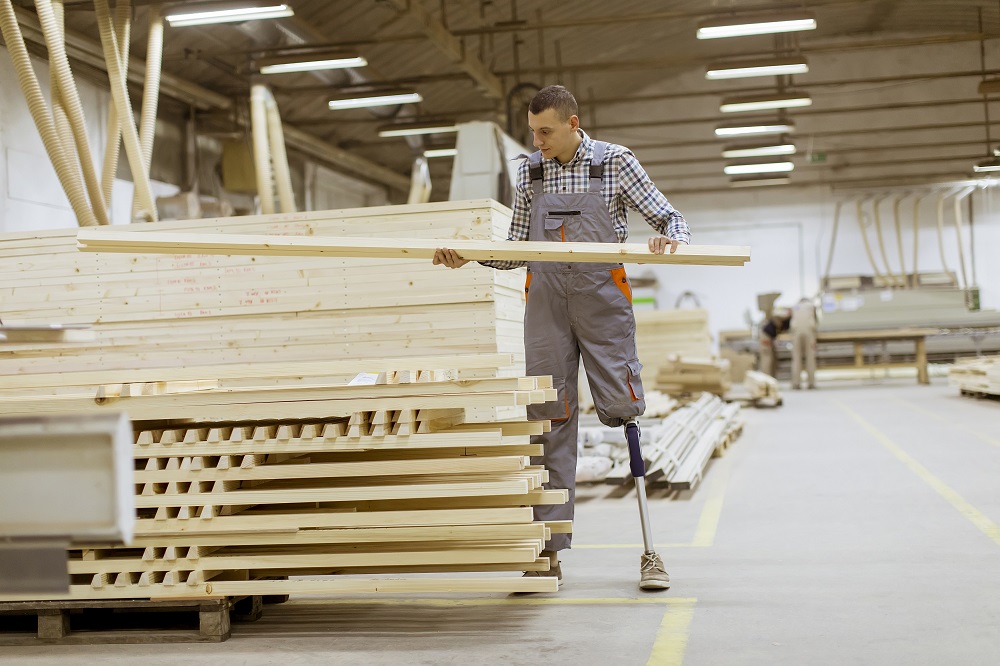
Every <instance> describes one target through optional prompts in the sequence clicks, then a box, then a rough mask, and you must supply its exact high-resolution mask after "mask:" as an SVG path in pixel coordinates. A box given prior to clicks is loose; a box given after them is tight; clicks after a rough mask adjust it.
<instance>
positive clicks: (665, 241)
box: [649, 236, 681, 254]
mask: <svg viewBox="0 0 1000 666" xmlns="http://www.w3.org/2000/svg"><path fill="white" fill-rule="evenodd" d="M680 244H681V242H680V241H679V240H675V239H673V238H667V237H666V236H652V237H651V238H650V239H649V251H650V252H652V253H653V254H663V253H664V252H665V251H666V249H667V247H669V248H670V254H673V253H674V252H676V251H677V246H678V245H680Z"/></svg>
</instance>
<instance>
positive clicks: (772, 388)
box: [743, 370, 782, 407]
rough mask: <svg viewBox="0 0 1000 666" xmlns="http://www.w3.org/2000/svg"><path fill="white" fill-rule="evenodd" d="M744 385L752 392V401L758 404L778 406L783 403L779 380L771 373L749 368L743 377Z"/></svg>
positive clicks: (748, 391)
mask: <svg viewBox="0 0 1000 666" xmlns="http://www.w3.org/2000/svg"><path fill="white" fill-rule="evenodd" d="M743 387H744V388H745V389H746V390H747V393H749V394H750V401H751V402H752V403H753V404H755V405H757V404H765V405H769V406H774V407H776V406H778V405H780V404H781V402H782V399H781V391H780V390H779V389H778V380H776V379H775V378H774V377H772V376H771V375H769V374H767V373H764V372H760V371H758V370H749V371H747V373H746V376H744V378H743Z"/></svg>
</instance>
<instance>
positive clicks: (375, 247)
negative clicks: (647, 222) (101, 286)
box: [77, 229, 750, 266]
mask: <svg viewBox="0 0 1000 666" xmlns="http://www.w3.org/2000/svg"><path fill="white" fill-rule="evenodd" d="M77 241H78V243H79V248H80V249H81V250H83V251H88V252H125V253H129V254H135V253H159V254H178V253H192V254H222V255H237V254H245V255H255V256H267V255H283V256H304V257H305V256H313V257H316V256H336V257H367V258H384V259H424V260H427V259H431V258H433V257H434V252H435V250H436V249H437V248H439V247H449V248H451V249H454V250H456V251H458V252H459V253H460V254H461V255H462V256H463V257H465V258H467V259H471V260H478V261H485V260H492V261H497V260H500V261H509V260H514V261H557V262H559V261H561V262H567V261H574V262H599V263H642V264H681V265H707V266H742V265H743V264H745V263H746V262H747V261H749V260H750V248H749V247H745V246H723V245H704V246H699V245H681V246H680V247H679V248H678V249H677V251H676V252H675V253H673V254H669V253H667V254H653V253H652V252H650V251H649V247H648V246H647V245H645V244H642V243H622V244H620V245H613V246H612V247H613V249H610V248H609V244H608V243H555V242H547V241H479V240H463V239H449V240H437V239H431V240H426V239H419V238H407V239H401V238H393V239H381V238H365V239H363V240H359V239H357V238H339V237H331V236H326V237H322V238H316V237H298V236H261V235H250V234H247V235H238V234H172V233H160V232H146V233H138V234H137V233H132V232H127V231H126V232H120V231H109V230H106V229H81V230H80V231H79V232H78V233H77Z"/></svg>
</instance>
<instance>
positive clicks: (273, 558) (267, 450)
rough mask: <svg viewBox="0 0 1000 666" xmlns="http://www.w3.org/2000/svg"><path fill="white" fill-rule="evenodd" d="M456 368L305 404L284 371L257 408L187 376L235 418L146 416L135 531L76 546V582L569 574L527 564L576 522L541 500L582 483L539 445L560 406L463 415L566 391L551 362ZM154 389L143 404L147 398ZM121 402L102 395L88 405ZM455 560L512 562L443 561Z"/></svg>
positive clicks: (369, 582) (449, 586)
mask: <svg viewBox="0 0 1000 666" xmlns="http://www.w3.org/2000/svg"><path fill="white" fill-rule="evenodd" d="M447 374H449V373H432V372H422V373H414V374H410V373H382V376H381V377H380V378H379V380H380V381H382V382H385V383H379V384H374V385H370V386H349V387H333V386H330V387H325V388H326V389H327V391H328V395H327V397H326V398H322V399H317V400H315V401H313V400H304V401H303V403H304V404H310V403H314V404H313V409H312V410H306V411H295V410H294V409H292V410H289V408H288V406H287V404H286V402H285V400H286V398H287V396H285V395H284V390H283V389H280V388H279V389H278V390H273V391H272V392H271V394H270V397H269V398H268V400H266V401H258V402H256V403H254V404H253V405H252V409H253V412H254V414H253V417H252V418H253V420H252V421H251V420H246V419H248V418H250V417H249V416H248V412H247V411H246V408H245V406H244V405H242V404H236V403H224V402H220V401H219V398H220V397H222V396H224V395H225V394H226V393H227V392H223V393H220V392H217V391H212V390H207V391H200V392H190V393H185V394H183V395H184V396H194V395H202V396H203V398H202V400H203V403H202V404H204V405H210V406H211V409H214V410H218V411H217V415H218V416H222V417H234V419H230V420H224V421H218V422H213V421H207V420H198V421H193V422H190V423H184V424H182V425H177V424H175V423H170V424H169V425H159V424H156V423H152V424H149V425H143V424H141V423H136V431H135V435H136V437H135V447H134V452H135V453H134V455H135V469H136V472H135V490H136V496H135V499H136V504H137V511H138V521H137V528H136V538H135V540H134V542H133V543H131V544H129V545H128V546H127V547H116V546H114V545H111V544H99V543H95V544H85V545H83V546H82V547H78V548H75V549H74V550H71V551H70V553H69V558H70V561H69V573H70V576H71V581H72V585H71V591H70V593H69V595H68V597H69V598H73V599H135V598H139V599H144V598H169V597H186V598H191V597H212V596H215V597H218V596H243V595H286V594H299V593H310V594H315V593H334V592H382V591H393V592H405V591H410V592H414V591H423V592H426V591H466V592H485V591H492V592H498V591H506V592H514V591H529V590H538V591H541V590H543V589H544V590H546V591H555V586H554V582H555V581H554V579H552V578H548V577H536V578H522V577H521V575H520V572H522V571H528V570H545V569H546V568H547V567H548V559H547V558H545V557H540V553H541V550H542V548H543V547H544V543H545V541H546V539H547V538H548V537H549V536H550V534H551V531H552V530H557V531H568V530H569V525H568V524H565V523H553V524H545V523H539V522H534V521H533V518H532V511H531V505H534V504H555V503H562V502H565V501H566V492H565V491H549V490H544V489H543V488H542V484H543V482H544V481H546V480H547V473H546V471H545V470H544V469H542V468H540V467H534V466H531V465H529V464H528V463H527V458H526V456H530V455H538V454H539V453H540V451H539V450H538V449H539V448H540V447H539V446H538V445H533V444H531V443H530V439H529V438H530V436H531V435H537V434H541V433H542V432H543V430H544V428H545V426H546V425H547V423H546V422H527V421H524V420H521V421H504V422H494V423H464V411H463V410H464V409H466V408H472V407H480V406H493V407H501V406H509V405H524V404H532V403H537V402H544V401H546V400H550V399H554V393H555V391H554V389H552V388H551V378H548V377H544V378H535V377H514V378H494V379H483V380H473V381H465V380H450V379H443V378H442V375H447ZM389 382H393V383H389ZM213 396H214V397H213ZM52 397H55V398H56V399H58V398H60V397H61V396H50V399H52ZM314 397H315V396H314ZM155 398H157V396H141V395H134V396H131V397H129V398H128V399H127V405H128V408H129V410H132V409H136V410H137V411H140V413H142V412H141V410H142V409H143V408H144V407H143V402H144V401H145V400H146V399H155ZM9 404H10V402H9V401H8V402H7V403H5V407H4V410H6V409H7V405H9ZM295 404H298V403H295V402H293V403H292V406H294V405H295ZM106 408H107V407H105V406H103V405H101V404H99V403H96V402H95V401H93V400H91V401H90V406H89V411H98V410H101V409H106ZM112 408H114V407H112ZM190 408H191V405H190V404H186V405H185V408H184V409H183V410H178V411H176V412H175V411H172V410H171V409H169V408H166V409H165V408H164V406H163V405H158V406H157V407H156V410H159V409H165V411H162V412H161V411H156V410H151V411H150V412H149V413H150V414H153V413H160V414H165V415H167V416H168V417H179V416H180V415H181V414H183V413H185V412H187V411H188V410H189V409H190ZM211 409H209V410H208V412H210V411H211ZM208 412H206V413H208ZM289 413H294V414H296V416H297V418H295V419H291V418H289V416H288V414H289ZM321 413H323V414H325V416H320V414H321ZM446 572H510V575H506V576H504V575H496V574H493V573H491V574H490V575H486V576H465V577H462V578H443V577H441V576H433V577H429V576H427V575H426V574H429V573H439V574H440V573H446ZM385 574H390V575H391V577H390V578H385V577H381V576H383V575H385ZM374 575H379V576H380V577H377V578H373V577H372V576H374ZM289 577H291V578H289ZM303 577H308V578H303ZM547 580H548V582H546V581H547ZM550 588H551V589H550ZM21 598H25V597H9V598H7V599H6V600H8V601H9V600H17V599H21ZM31 598H32V599H35V600H37V599H39V598H64V597H62V596H59V595H53V596H50V597H39V596H38V595H32V596H31Z"/></svg>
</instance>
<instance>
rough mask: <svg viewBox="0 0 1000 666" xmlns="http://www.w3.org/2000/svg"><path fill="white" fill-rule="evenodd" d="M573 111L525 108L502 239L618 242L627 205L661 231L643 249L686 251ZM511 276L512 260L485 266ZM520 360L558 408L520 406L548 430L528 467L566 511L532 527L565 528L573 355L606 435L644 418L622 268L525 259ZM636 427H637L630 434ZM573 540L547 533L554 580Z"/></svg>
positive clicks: (548, 102) (567, 102) (643, 580)
mask: <svg viewBox="0 0 1000 666" xmlns="http://www.w3.org/2000/svg"><path fill="white" fill-rule="evenodd" d="M577 114H578V110H577V103H576V99H575V98H574V97H573V95H572V94H571V93H570V92H569V91H568V90H567V89H566V88H564V87H562V86H547V87H545V88H542V89H541V90H540V91H539V92H538V94H536V95H535V97H534V98H533V99H532V100H531V103H530V104H529V106H528V126H529V128H530V129H531V132H532V135H533V137H534V141H533V143H534V146H535V147H536V148H537V149H538V150H537V151H536V152H535V153H533V154H532V155H530V156H522V157H527V159H524V161H523V162H522V163H521V165H520V168H519V169H518V175H517V183H516V187H515V198H514V214H513V218H512V219H511V225H510V233H509V234H508V240H512V241H525V240H535V241H564V242H571V241H590V242H602V243H624V242H625V239H626V237H627V236H628V221H627V217H626V207H628V208H632V209H633V210H636V211H638V212H639V213H641V214H642V216H643V217H644V218H645V220H646V222H648V223H649V225H650V226H652V227H653V229H655V230H656V231H657V232H658V235H654V236H652V237H651V238H650V239H649V243H648V244H649V250H650V252H653V253H656V254H663V253H664V252H665V251H666V249H667V248H670V252H671V253H673V252H675V251H676V250H677V246H678V244H680V243H685V244H686V243H689V242H690V237H691V234H690V231H689V229H688V225H687V222H686V221H685V220H684V217H683V216H682V215H681V214H680V213H679V212H678V211H677V210H675V209H674V208H673V206H671V205H670V203H669V202H668V201H667V199H666V197H664V196H663V194H662V193H661V192H660V191H659V190H657V189H656V186H655V185H653V183H652V181H651V180H650V179H649V177H648V176H647V175H646V172H645V171H644V170H643V168H642V166H640V164H639V162H638V160H637V159H636V158H635V155H633V154H632V152H631V151H629V150H628V149H627V148H625V147H623V146H618V145H615V144H610V143H604V142H600V141H595V140H593V139H591V138H590V137H589V136H587V134H586V133H585V132H584V131H583V130H582V129H581V128H580V118H579V116H578V115H577ZM434 263H435V264H443V265H445V266H448V267H449V268H459V267H461V266H464V265H465V264H466V263H468V262H467V260H465V259H463V258H462V257H461V256H460V255H459V254H458V253H457V252H456V251H455V250H451V249H449V248H439V249H438V250H437V251H436V252H435V255H434ZM480 263H481V264H483V265H484V266H490V267H492V268H498V269H502V270H508V269H512V268H517V267H519V266H523V265H525V262H516V261H482V262H480ZM527 266H528V274H527V279H526V282H525V288H524V291H525V296H526V299H527V303H526V306H525V315H524V353H525V362H526V366H527V373H528V374H529V375H551V376H552V378H553V383H554V387H555V388H556V389H557V391H558V399H557V400H556V401H553V402H547V403H545V404H542V405H531V406H529V407H528V418H529V419H531V420H550V421H551V424H552V429H551V431H550V432H548V433H546V434H544V435H539V436H537V437H534V438H533V439H532V441H533V442H540V443H542V444H543V446H544V454H543V455H542V456H541V457H538V458H532V463H533V464H543V465H545V468H546V469H547V470H548V472H549V482H548V484H546V487H547V488H558V489H565V490H567V491H568V492H569V501H568V502H567V503H566V504H564V505H554V506H536V507H535V519H536V520H540V521H545V520H572V518H573V504H574V493H575V481H576V478H575V477H576V453H577V445H576V442H577V416H578V414H577V376H578V372H579V362H580V356H581V354H582V355H583V362H584V367H585V368H586V370H587V378H588V380H589V382H590V389H591V393H592V394H593V397H594V404H595V407H596V408H597V413H598V416H599V417H600V419H601V422H603V423H604V424H605V425H606V426H609V427H620V426H627V425H628V424H630V423H631V424H634V423H635V419H636V417H637V416H640V415H641V414H642V413H643V411H644V410H645V408H646V407H645V402H644V401H643V392H642V382H641V380H640V372H639V371H640V370H641V368H642V366H641V365H640V364H639V359H638V357H637V353H636V346H635V316H634V314H633V312H632V296H631V294H632V290H631V286H630V285H629V282H628V278H627V277H626V275H625V269H624V267H623V266H622V265H621V264H598V263H575V262H574V263H554V262H527ZM633 427H634V426H633ZM570 542H571V535H569V534H553V535H552V539H551V540H550V541H549V542H548V543H547V544H546V547H545V550H544V551H543V555H545V556H547V557H548V558H549V560H550V562H551V568H550V570H549V571H548V572H539V573H536V572H528V573H527V574H525V575H554V576H556V577H557V578H558V579H560V581H561V579H562V571H561V568H560V565H559V558H558V552H559V551H560V550H564V549H567V548H569V547H570ZM669 585H670V578H669V576H668V575H667V572H666V571H665V570H664V567H663V561H662V559H661V558H660V556H659V555H657V554H656V553H645V554H643V556H642V558H641V561H640V581H639V586H640V587H641V588H642V589H666V588H668V587H669Z"/></svg>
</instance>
